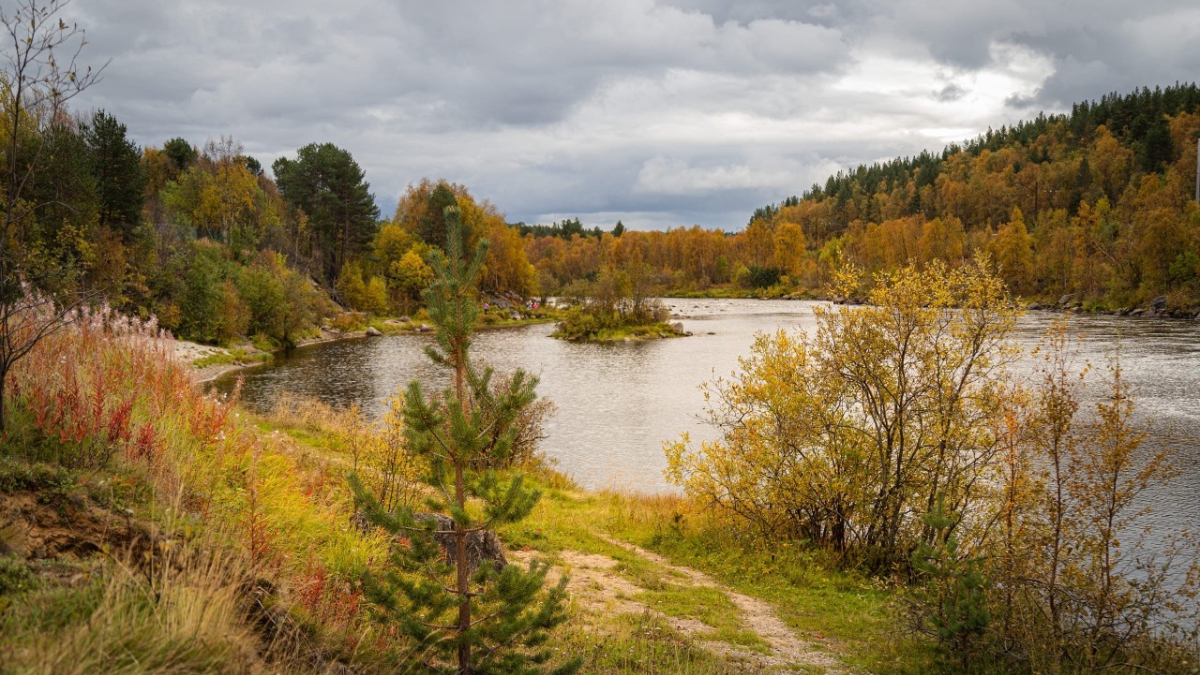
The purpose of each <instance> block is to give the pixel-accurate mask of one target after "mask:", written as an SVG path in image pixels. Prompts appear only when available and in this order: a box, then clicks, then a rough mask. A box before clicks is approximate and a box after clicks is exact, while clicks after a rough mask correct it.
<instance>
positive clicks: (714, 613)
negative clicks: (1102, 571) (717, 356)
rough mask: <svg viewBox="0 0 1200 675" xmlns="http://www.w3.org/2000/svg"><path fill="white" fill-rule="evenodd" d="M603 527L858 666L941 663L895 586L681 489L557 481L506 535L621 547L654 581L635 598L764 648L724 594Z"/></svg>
mask: <svg viewBox="0 0 1200 675" xmlns="http://www.w3.org/2000/svg"><path fill="white" fill-rule="evenodd" d="M601 533H604V534H608V535H611V536H612V537H615V538H617V539H620V540H624V541H628V542H631V543H634V544H636V545H638V546H642V547H643V548H646V549H648V550H651V551H654V552H656V553H659V554H661V555H663V556H665V557H666V558H668V559H669V560H670V561H671V562H673V563H675V564H678V565H684V566H688V567H692V568H694V569H697V570H699V571H702V572H704V573H706V574H708V575H710V576H712V577H713V578H714V579H716V580H717V581H718V582H720V583H722V584H725V585H727V586H729V587H730V588H733V589H734V590H736V591H738V592H740V593H743V594H745V595H748V596H751V597H754V598H758V599H761V600H764V601H766V602H768V603H770V604H771V606H772V607H773V608H774V610H775V612H776V613H777V615H778V616H779V617H780V619H782V620H783V621H784V623H785V624H787V625H788V627H789V628H791V629H792V630H793V631H795V632H796V633H797V635H798V636H799V637H801V638H802V639H805V640H809V641H811V642H815V643H817V644H824V645H827V646H828V647H829V648H830V649H831V650H833V651H835V652H837V653H838V654H840V655H842V656H843V657H844V658H845V660H846V662H847V663H848V664H849V665H850V666H851V667H853V668H855V669H860V670H865V671H869V672H872V673H881V674H891V673H894V674H897V675H899V674H908V673H913V674H915V673H922V672H928V670H929V669H931V668H933V659H934V657H935V655H934V654H933V652H932V651H931V650H929V649H928V648H927V647H926V646H925V645H924V644H923V643H921V642H919V641H916V640H914V639H911V638H909V637H908V636H906V635H905V634H904V632H903V631H900V630H897V624H896V617H895V613H894V612H893V609H892V603H893V602H894V600H895V598H896V597H897V592H896V589H895V588H892V587H889V586H887V585H885V584H881V583H880V582H878V581H873V580H870V579H867V578H864V577H861V576H859V575H856V574H853V573H851V572H843V571H839V570H837V569H836V566H835V565H833V564H832V562H831V561H828V560H821V559H820V558H819V557H818V556H814V555H813V554H812V553H810V552H807V551H805V550H804V549H802V548H800V547H796V546H780V547H779V548H776V549H774V550H771V551H768V550H764V549H762V548H759V547H756V546H755V545H754V543H753V542H752V541H751V540H750V539H748V538H740V537H738V536H737V533H736V532H732V531H731V530H730V529H729V528H727V527H724V526H723V524H722V523H719V522H715V521H713V520H710V519H708V518H707V517H706V516H705V515H704V514H703V513H699V512H696V511H694V510H693V509H692V508H690V505H689V504H688V503H687V502H686V500H684V499H683V498H681V497H677V496H672V495H654V496H648V495H639V494H629V493H620V492H600V493H583V492H578V491H573V490H558V489H548V490H546V491H545V493H544V495H543V498H542V501H541V502H540V503H539V504H538V506H537V508H536V509H535V510H534V512H533V514H532V515H531V516H530V518H528V519H527V520H525V521H522V522H521V523H518V524H516V525H512V526H509V527H508V528H507V529H505V530H504V532H503V535H504V539H505V541H506V543H508V544H509V545H510V546H512V547H514V548H520V547H525V546H528V547H530V548H532V549H536V550H539V551H543V552H545V553H547V554H550V555H551V556H552V557H553V556H554V554H557V553H560V552H561V551H563V550H566V549H570V550H577V551H581V552H584V553H594V554H600V555H606V556H609V557H612V558H614V559H616V560H617V561H618V563H619V564H618V565H617V567H616V570H617V571H618V572H619V573H620V574H621V575H622V576H624V577H625V578H626V579H628V580H629V581H631V582H633V583H634V584H636V585H638V586H639V587H641V588H643V589H645V592H644V593H643V594H641V595H639V596H638V597H637V598H635V599H637V600H639V601H643V602H648V603H654V605H653V606H654V608H655V609H657V610H659V611H662V612H663V613H664V614H667V615H669V616H679V617H682V618H692V619H697V620H700V621H703V622H704V623H706V624H708V625H709V626H711V627H712V628H713V633H711V634H709V635H708V636H706V637H707V638H709V639H716V640H720V641H723V642H729V643H731V644H734V645H739V646H743V647H749V648H751V649H756V648H758V649H761V648H762V646H763V643H762V642H761V638H758V637H757V636H752V635H747V634H746V633H745V631H742V630H740V626H741V623H740V619H739V617H738V612H737V610H736V608H735V607H733V606H732V604H731V603H730V602H729V600H728V599H727V598H726V597H725V596H724V594H720V593H718V592H716V591H714V590H713V589H706V588H703V587H695V586H687V587H685V586H684V585H683V584H680V583H677V581H678V580H677V579H674V578H672V577H671V576H670V575H669V573H667V572H666V571H665V570H663V569H662V568H660V567H658V566H657V565H655V564H654V563H652V562H650V561H648V560H646V559H645V558H643V557H641V556H638V555H636V554H634V553H631V552H629V551H628V550H626V549H624V548H622V547H620V546H617V545H615V544H613V543H610V542H609V541H607V540H606V539H605V538H603V537H602V536H600V535H601ZM718 596H719V597H718ZM618 672H620V671H618Z"/></svg>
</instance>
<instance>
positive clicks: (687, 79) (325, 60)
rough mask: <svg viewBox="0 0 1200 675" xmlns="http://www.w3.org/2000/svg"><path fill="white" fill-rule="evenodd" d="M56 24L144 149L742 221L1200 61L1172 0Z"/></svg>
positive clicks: (654, 220)
mask: <svg viewBox="0 0 1200 675" xmlns="http://www.w3.org/2000/svg"><path fill="white" fill-rule="evenodd" d="M0 2H11V0H0ZM66 15H67V16H66V18H67V19H68V20H71V19H74V20H78V21H79V23H80V25H82V26H83V27H84V28H86V29H87V30H88V39H89V41H90V43H91V44H89V45H88V47H87V48H86V49H85V52H84V58H85V60H87V61H88V62H91V63H102V62H103V61H105V60H107V59H110V58H111V59H112V63H111V65H110V66H109V68H108V70H107V71H106V73H105V78H104V81H103V82H102V83H101V84H99V85H97V86H96V87H94V88H93V89H92V90H90V91H89V92H87V94H86V95H85V96H84V97H82V98H80V99H77V102H78V103H79V106H80V107H83V108H85V109H86V108H87V107H93V106H94V107H103V108H105V109H107V110H108V111H109V112H111V113H113V114H115V115H116V116H117V118H118V119H120V120H121V121H122V122H124V123H125V124H126V125H128V127H129V130H130V133H131V135H132V136H133V137H134V138H135V139H136V140H137V141H138V142H140V143H143V144H159V143H161V142H163V141H164V140H166V139H168V138H171V137H174V136H184V137H185V138H188V139H189V140H191V141H193V142H194V143H197V144H200V143H203V141H204V140H205V139H206V138H215V137H218V136H221V135H233V136H234V137H235V138H236V139H237V140H239V141H241V142H242V143H243V144H244V145H245V147H246V149H247V151H248V152H250V153H252V154H254V155H255V156H256V157H257V158H258V159H259V160H260V161H262V162H263V164H264V165H268V166H269V165H270V163H271V162H272V161H273V160H274V159H275V158H276V157H278V156H281V155H284V154H287V153H293V152H295V150H296V149H297V148H299V147H301V146H303V145H305V144H307V143H310V142H325V141H329V142H333V143H336V144H338V145H339V146H342V147H344V148H346V149H348V150H350V152H351V153H353V155H354V156H355V158H356V159H357V160H358V162H359V163H360V164H361V165H362V166H363V168H364V169H365V170H366V172H367V178H368V180H369V181H370V182H371V184H372V186H373V189H374V190H375V192H376V194H377V197H378V198H379V201H380V203H381V206H383V208H384V212H385V213H389V212H390V211H391V209H392V207H393V206H392V205H394V203H395V199H396V198H397V197H398V196H399V194H400V192H401V191H402V190H403V189H404V186H405V185H407V184H408V183H410V182H415V181H418V180H420V179H421V178H422V177H424V176H428V177H433V178H440V177H444V178H448V179H450V180H454V181H457V182H461V183H465V184H467V185H468V186H469V187H470V188H471V189H472V191H473V192H475V193H476V194H478V195H480V196H482V197H487V198H490V199H491V200H492V201H493V202H495V203H496V204H497V205H498V206H499V207H500V208H501V209H502V210H505V211H506V212H507V213H508V215H509V217H510V219H512V220H525V221H527V222H533V221H535V220H538V219H542V218H548V217H550V216H552V215H556V214H557V217H556V219H561V218H562V217H566V216H569V215H572V214H574V215H579V216H581V217H584V220H585V222H589V220H588V219H589V218H591V219H594V220H595V224H600V225H602V226H604V227H606V228H607V227H611V224H612V222H615V221H616V220H617V219H622V220H624V222H625V223H626V224H627V225H630V226H651V225H653V226H662V225H663V224H677V225H691V224H694V223H700V224H704V225H708V226H714V227H724V228H737V227H741V226H742V225H744V224H745V221H746V220H747V219H748V217H749V214H750V213H751V212H752V211H753V210H754V208H755V207H757V206H760V205H762V204H763V203H766V202H770V201H778V200H780V199H782V198H784V197H786V196H788V195H791V194H797V193H800V192H801V191H803V190H804V189H806V188H807V187H808V186H809V185H811V184H812V183H813V182H818V181H819V182H823V181H824V179H825V177H826V176H827V175H828V174H829V173H831V172H834V171H836V170H838V169H842V168H851V167H852V166H853V165H855V164H858V163H861V162H871V161H876V160H878V159H886V158H889V157H894V156H896V155H901V154H911V153H915V152H919V151H920V150H922V149H931V150H938V149H940V148H941V146H942V144H944V143H945V142H947V141H957V140H962V139H963V138H965V137H969V136H971V135H974V134H976V133H979V132H981V131H983V130H984V129H986V128H987V127H988V126H993V127H995V126H999V125H1000V124H1007V123H1011V122H1015V121H1016V120H1017V119H1019V118H1020V117H1022V116H1027V115H1028V114H1030V112H1032V110H1031V109H1030V108H1029V107H1028V106H1027V105H1026V104H1027V103H1029V102H1034V103H1036V104H1037V105H1039V106H1043V105H1049V106H1052V107H1053V106H1057V107H1058V108H1059V109H1061V107H1062V106H1066V105H1069V104H1070V103H1071V102H1073V101H1075V100H1078V99H1079V98H1083V97H1089V98H1096V97H1099V96H1101V95H1102V94H1104V93H1107V92H1108V91H1111V90H1114V89H1115V90H1128V89H1130V88H1132V87H1133V86H1141V85H1149V86H1151V87H1153V86H1154V85H1156V84H1162V85H1166V84H1170V83H1173V82H1174V81H1176V80H1187V79H1189V78H1194V77H1195V76H1196V75H1195V74H1196V72H1198V70H1197V69H1198V68H1200V51H1197V50H1196V49H1195V47H1194V44H1193V43H1194V36H1195V35H1196V34H1197V32H1200V11H1198V10H1196V9H1195V8H1194V7H1193V6H1192V3H1190V2H1188V1H1187V0H1143V1H1142V2H1139V3H1136V4H1129V3H1126V2H1123V1H1118V0H1071V1H1070V2H1065V3H1044V2H1041V1H1040V0H980V1H979V2H972V3H948V2H944V1H941V0H902V1H901V2H893V1H892V0H856V1H855V2H828V1H825V2H819V1H815V0H809V1H804V0H800V1H796V0H739V1H737V2H735V1H734V0H675V1H674V2H666V1H659V0H614V1H613V2H603V3H599V2H594V1H591V0H565V1H559V2H550V1H549V0H513V1H511V2H505V3H458V2H437V3H434V2H428V1H427V0H400V1H399V2H396V1H393V0H345V1H344V2H342V3H340V4H339V5H338V6H337V8H336V11H333V10H331V7H330V5H329V4H328V3H327V2H316V1H315V0H293V1H287V2H285V1H284V0H259V1H257V2H253V3H246V2H241V1H240V0H179V1H178V2H169V3H163V2H154V1H152V0H78V1H77V2H76V3H74V4H71V5H68V8H67V11H66ZM1017 103H1021V104H1020V105H1016V104H1017ZM622 213H626V214H629V217H627V218H622V217H621V215H620V214H622Z"/></svg>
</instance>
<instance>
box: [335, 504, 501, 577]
mask: <svg viewBox="0 0 1200 675" xmlns="http://www.w3.org/2000/svg"><path fill="white" fill-rule="evenodd" d="M413 518H414V520H416V521H417V524H418V525H425V524H426V523H430V522H432V523H433V528H434V534H433V538H434V540H435V541H437V543H438V546H440V547H441V548H442V552H443V553H445V554H446V559H447V560H448V561H449V562H450V564H451V565H453V564H454V555H453V554H454V547H455V545H456V543H455V541H454V519H453V518H451V517H450V516H447V515H445V514H442V513H418V514H417V515H415V516H413ZM350 524H351V525H352V526H353V527H354V529H355V530H357V531H359V532H362V533H364V534H366V533H368V532H371V531H372V530H373V529H374V528H375V525H374V524H373V523H371V521H370V519H368V518H367V514H365V513H363V512H362V511H355V512H354V514H353V515H351V516H350ZM485 560H490V561H491V562H492V566H493V567H495V569H496V571H497V572H499V571H500V570H502V569H504V566H505V565H507V564H508V559H507V558H505V557H504V549H503V548H502V547H501V546H500V538H499V537H497V536H496V533H495V532H492V531H491V530H479V531H475V532H468V533H467V570H468V571H469V572H470V573H471V574H474V573H475V570H478V569H479V565H480V564H482V563H483V561H485Z"/></svg>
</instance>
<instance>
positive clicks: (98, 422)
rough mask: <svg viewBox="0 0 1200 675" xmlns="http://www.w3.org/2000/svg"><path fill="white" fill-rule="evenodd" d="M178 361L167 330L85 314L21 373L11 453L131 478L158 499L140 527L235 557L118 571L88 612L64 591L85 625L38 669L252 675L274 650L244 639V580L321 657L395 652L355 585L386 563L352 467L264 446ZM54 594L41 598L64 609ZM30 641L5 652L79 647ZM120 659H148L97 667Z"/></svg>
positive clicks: (295, 449) (97, 589) (77, 623)
mask: <svg viewBox="0 0 1200 675" xmlns="http://www.w3.org/2000/svg"><path fill="white" fill-rule="evenodd" d="M173 352H174V348H173V344H172V342H171V340H170V336H169V335H166V334H163V333H161V332H160V331H159V330H158V327H157V326H156V325H155V323H154V322H153V321H149V322H143V321H138V320H136V319H131V318H128V317H124V316H121V315H119V314H117V313H115V312H113V311H111V310H109V309H107V308H101V309H98V310H94V311H80V312H78V313H76V314H75V315H73V316H72V317H71V320H70V321H69V322H68V325H67V326H66V327H65V329H63V330H60V331H58V332H56V333H54V334H53V335H50V336H48V337H47V338H45V339H43V340H42V341H41V342H39V343H38V344H37V346H36V347H35V348H34V349H33V350H32V351H31V352H30V353H29V355H28V356H27V357H26V358H25V359H23V360H22V361H20V362H18V363H17V365H16V367H15V368H14V370H13V372H12V373H11V377H12V379H11V385H12V386H11V387H10V390H9V391H10V392H12V399H11V401H12V403H13V405H11V406H10V409H11V415H10V422H11V423H10V425H9V430H8V434H7V436H6V437H5V439H4V441H5V442H4V444H3V446H2V447H3V450H0V452H3V453H5V454H8V455H10V456H14V457H17V458H20V459H22V460H24V461H26V462H30V463H49V464H55V465H62V466H66V467H70V468H72V469H74V470H76V471H78V472H80V473H81V474H82V475H95V474H106V473H112V472H120V473H121V474H122V475H129V474H132V475H134V476H136V477H137V480H139V481H141V482H143V483H144V487H146V488H147V489H146V490H144V492H146V493H148V494H149V495H150V497H149V498H148V499H144V500H142V501H140V502H138V503H136V504H133V506H132V508H133V514H132V516H131V517H136V518H139V519H146V520H148V521H152V522H155V523H158V524H159V525H160V529H161V530H162V536H163V540H164V541H167V540H173V541H188V542H190V543H189V544H188V547H189V550H194V551H210V552H214V551H224V553H212V554H211V555H209V556H208V557H207V558H205V556H203V555H200V554H196V555H194V556H192V557H190V558H189V562H188V564H187V565H183V566H181V565H180V562H179V560H178V559H174V560H173V561H172V559H171V557H170V556H166V557H164V560H163V563H162V564H159V565H156V566H154V569H156V570H160V571H163V570H167V569H168V568H171V569H173V570H174V571H173V572H171V573H169V574H168V573H166V572H165V571H163V572H162V574H160V576H157V577H156V576H154V575H149V576H147V574H146V572H145V570H144V569H143V567H145V566H130V565H125V566H122V565H119V564H117V563H116V562H115V559H114V560H113V561H111V562H110V563H108V564H107V565H105V566H104V567H103V569H102V570H99V571H97V575H98V579H100V581H95V582H93V583H90V584H89V585H88V589H89V590H88V591H87V594H88V597H89V598H91V599H90V600H88V601H87V602H84V601H83V596H82V595H80V593H82V591H80V590H79V589H67V590H61V592H62V593H66V594H68V595H71V596H73V597H75V601H74V602H75V604H77V605H80V604H82V605H86V607H87V609H88V611H85V612H82V613H80V614H79V615H78V616H73V618H62V622H65V624H67V625H70V626H73V628H72V629H71V631H70V640H68V641H67V642H65V643H63V644H65V645H67V647H66V648H63V649H57V650H50V651H51V652H54V653H47V654H45V655H44V656H41V657H38V658H37V659H34V660H32V661H27V662H26V663H27V666H28V668H30V669H31V670H29V672H83V671H85V670H88V669H89V668H90V669H91V670H92V671H93V672H181V671H188V672H192V671H196V672H204V671H206V670H211V671H217V670H220V671H222V672H225V671H227V670H231V669H232V670H234V671H236V668H233V667H227V666H222V667H217V666H216V665H213V664H221V663H226V664H245V665H246V666H247V667H248V668H249V667H251V665H252V664H253V661H254V659H253V658H250V657H249V656H247V655H248V654H252V653H256V652H255V650H257V653H265V652H264V651H263V650H265V649H267V647H268V645H265V644H264V643H263V642H262V640H263V636H262V635H257V637H256V636H255V634H254V633H253V631H249V629H248V628H246V626H247V625H248V624H247V621H249V620H250V619H249V618H248V617H247V616H246V615H245V613H244V609H245V608H244V607H243V606H241V605H239V602H240V600H241V598H239V597H238V596H239V594H240V593H242V591H243V590H244V588H245V587H246V584H245V583H243V582H244V581H245V580H246V579H254V580H259V581H261V582H262V583H264V584H265V585H266V586H268V587H270V588H271V589H273V590H272V595H273V598H274V599H273V602H276V603H278V604H279V605H280V606H281V607H285V608H286V609H287V612H289V613H290V614H291V615H294V616H295V617H296V618H297V619H298V620H299V621H301V622H303V623H305V624H306V625H308V626H309V627H310V630H309V631H308V637H307V638H306V639H307V640H308V641H309V642H311V643H312V645H311V649H308V651H313V650H323V651H324V652H326V653H329V654H338V655H340V656H339V657H338V658H341V659H345V660H353V659H355V658H367V656H368V655H366V654H365V652H364V647H363V643H364V642H367V643H369V647H370V648H371V649H375V650H376V651H379V649H377V648H383V649H385V650H386V649H389V648H391V647H395V646H396V645H390V644H388V641H387V639H386V636H381V635H378V634H376V632H375V631H374V629H373V627H372V626H371V625H370V624H369V623H368V622H367V620H366V616H365V612H363V611H362V609H363V608H362V603H361V601H360V591H359V590H358V588H357V586H356V582H355V580H356V579H357V578H358V574H359V572H360V571H361V570H363V569H364V568H367V567H368V566H370V565H372V564H373V563H374V561H376V560H382V559H383V555H384V552H385V550H386V542H385V541H384V540H383V539H382V537H378V536H373V535H370V534H367V535H363V534H361V533H359V532H356V531H354V529H353V528H352V527H351V515H352V512H353V505H352V501H351V498H350V495H349V492H348V490H347V489H346V488H345V482H344V479H343V473H344V470H345V467H343V466H341V465H339V464H337V463H334V462H331V461H329V460H328V459H327V458H325V457H323V456H322V455H320V454H318V453H315V452H311V451H308V450H305V449H304V448H303V447H300V446H299V445H298V444H296V443H295V442H293V441H292V440H291V439H289V438H287V437H286V435H284V434H279V433H274V434H271V433H264V432H262V431H261V430H260V429H258V428H256V427H255V426H254V425H253V424H251V423H250V422H249V421H248V420H246V419H244V418H243V417H242V414H241V413H240V412H239V411H238V409H237V408H236V407H235V400H236V397H221V396H216V395H210V394H206V393H204V392H202V391H200V390H199V389H198V388H197V386H196V383H195V380H194V377H193V375H192V373H191V371H190V369H189V368H188V367H187V366H186V365H184V364H182V363H180V362H178V361H176V360H175V359H174V358H173ZM325 412H326V411H311V412H307V413H305V414H306V415H308V416H309V417H310V418H311V420H312V423H314V424H318V423H319V424H322V425H335V426H336V425H338V424H340V422H339V420H338V418H337V417H336V416H326V417H325V418H324V419H322V420H320V421H318V420H317V419H316V418H317V417H318V416H320V415H322V414H324V413H325ZM79 525H80V526H81V527H86V524H84V523H80V524H79ZM159 553H160V554H162V555H164V556H165V553H164V552H159ZM160 557H161V556H160ZM202 560H207V561H208V562H206V563H204V564H200V563H199V562H197V561H202ZM168 561H172V562H170V564H167V562H168ZM172 565H174V567H171V566H172ZM195 565H200V566H199V567H194V566H195ZM240 589H241V590H240ZM52 595H54V593H50V595H49V596H48V595H45V594H35V596H36V597H35V596H30V598H29V600H30V601H31V602H36V603H39V604H45V603H49V604H50V605H53V598H52V597H50V596H52ZM31 611H32V610H31ZM239 612H242V614H241V615H239ZM23 635H24V636H25V638H28V641H23V638H21V636H20V635H18V636H16V637H14V638H12V639H6V640H4V642H7V644H8V645H9V646H12V645H23V648H24V645H29V646H31V647H30V648H34V647H32V646H34V645H38V644H42V640H43V639H44V640H50V641H62V640H64V639H65V638H63V637H61V636H60V637H50V636H55V635H58V633H56V632H55V631H49V632H46V631H42V632H35V633H32V634H23ZM39 636H41V637H39ZM255 640H258V643H257V647H255V646H254V644H255ZM134 646H136V649H134ZM122 650H125V651H129V652H130V654H132V655H133V657H136V658H131V660H130V661H129V663H128V664H127V665H128V669H127V670H123V669H124V668H125V666H110V667H106V668H108V669H103V668H102V669H98V667H97V666H96V665H95V664H97V663H100V661H98V660H97V659H100V658H104V659H109V658H110V657H111V656H112V654H116V653H120V652H122ZM300 651H305V650H304V649H301V650H300ZM368 651H369V650H368ZM85 653H86V654H92V655H99V656H89V657H86V658H85V657H84V656H82V655H83V654H85ZM67 654H77V657H68V656H66V655H67ZM46 659H49V660H46ZM173 659H179V661H175V660H173ZM113 663H118V662H116V661H114V662H113ZM120 663H124V662H120ZM89 664H92V665H89ZM156 664H157V665H156ZM172 664H174V665H172ZM182 664H191V666H188V667H185V666H184V665H182ZM205 664H209V665H213V668H211V669H210V668H208V666H207V665H205ZM193 666H194V667H193ZM114 667H115V668H117V670H111V668H114ZM238 667H240V666H238ZM189 668H190V670H189Z"/></svg>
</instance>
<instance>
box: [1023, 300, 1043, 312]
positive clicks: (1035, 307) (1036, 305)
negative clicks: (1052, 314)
mask: <svg viewBox="0 0 1200 675" xmlns="http://www.w3.org/2000/svg"><path fill="white" fill-rule="evenodd" d="M1041 308H1042V303H1040V302H1035V303H1032V304H1030V305H1029V306H1028V307H1026V309H1028V310H1029V311H1031V312H1036V311H1037V310H1039V309H1041Z"/></svg>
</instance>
